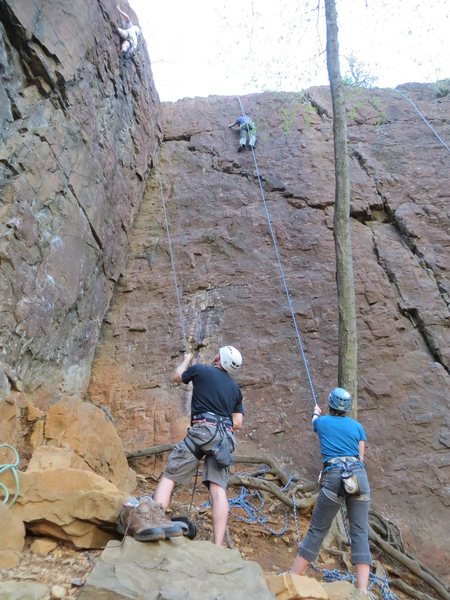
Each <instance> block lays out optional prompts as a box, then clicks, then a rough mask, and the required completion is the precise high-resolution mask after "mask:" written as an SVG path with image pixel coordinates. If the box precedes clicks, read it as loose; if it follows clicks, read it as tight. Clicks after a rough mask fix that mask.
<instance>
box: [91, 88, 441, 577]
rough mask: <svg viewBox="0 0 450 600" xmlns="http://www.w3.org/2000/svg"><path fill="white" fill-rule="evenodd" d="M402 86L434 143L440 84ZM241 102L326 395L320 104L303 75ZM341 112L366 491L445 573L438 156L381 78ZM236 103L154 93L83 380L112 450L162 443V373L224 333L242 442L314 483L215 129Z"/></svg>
mask: <svg viewBox="0 0 450 600" xmlns="http://www.w3.org/2000/svg"><path fill="white" fill-rule="evenodd" d="M402 90H403V92H404V93H405V94H407V95H408V97H410V98H411V99H412V100H413V101H414V103H415V104H416V105H417V107H418V108H419V110H420V111H421V112H422V113H423V114H425V115H426V118H427V119H428V121H429V122H430V123H432V125H433V127H434V128H435V129H436V130H437V131H439V134H440V135H441V137H442V138H444V139H447V140H449V139H450V125H449V122H448V114H449V109H450V98H449V97H445V98H442V99H439V100H438V99H436V98H435V97H434V95H433V90H432V88H431V87H427V86H420V85H410V86H403V87H402ZM242 101H243V104H244V108H245V110H246V112H247V113H248V114H249V115H251V116H252V117H253V119H254V120H255V121H256V124H257V127H258V143H257V150H256V154H257V166H258V171H259V173H260V176H261V181H262V188H263V192H264V197H265V201H266V203H267V208H268V211H269V214H270V218H271V224H272V227H273V230H274V233H275V235H276V239H277V242H278V247H279V252H280V257H281V261H282V265H283V268H284V273H285V277H286V281H287V284H288V287H289V290H290V295H291V302H292V306H293V311H294V314H295V318H296V321H297V324H298V328H299V330H300V332H301V336H302V341H303V344H304V349H305V353H306V357H307V360H308V366H309V369H310V371H311V377H312V381H313V385H314V388H315V391H316V393H317V395H318V398H319V401H320V403H321V404H322V406H323V405H324V404H325V400H326V395H327V393H328V391H329V389H330V388H331V387H333V386H334V385H336V383H337V382H336V375H337V372H336V366H337V342H338V340H337V311H336V287H335V256H334V242H333V231H332V224H333V203H334V166H333V137H332V119H331V116H330V115H331V104H330V98H329V95H328V91H327V89H326V88H313V89H311V90H309V91H308V93H307V94H306V95H303V96H301V95H295V94H271V93H267V94H262V95H255V96H248V97H245V98H243V99H242ZM347 106H348V111H347V113H348V131H349V142H350V153H351V157H350V171H351V173H350V176H351V191H352V209H351V216H352V244H353V252H354V274H355V283H356V301H357V318H358V337H359V414H358V417H359V419H360V420H361V422H362V423H363V425H364V427H365V429H366V433H367V437H368V445H367V464H368V470H369V475H370V479H371V482H372V488H373V490H372V491H373V498H374V505H375V506H376V507H377V508H378V509H380V510H381V511H382V512H384V514H386V516H388V517H390V518H391V519H393V520H395V522H396V523H398V524H399V525H400V526H401V528H402V531H403V535H404V540H405V542H407V544H408V549H409V550H410V551H411V552H413V553H416V554H417V555H418V556H419V557H420V558H422V559H423V560H424V562H425V563H426V564H429V565H430V566H432V567H433V568H436V569H437V570H438V572H440V573H441V574H445V573H447V574H449V573H448V565H449V564H450V560H449V559H450V548H449V546H448V543H447V541H446V540H448V539H450V522H449V520H448V518H447V517H448V505H449V495H448V490H449V485H450V474H449V470H448V465H449V464H450V453H449V447H448V443H446V440H447V441H448V432H449V430H450V421H449V398H450V393H449V392H450V377H449V354H448V349H449V347H450V343H449V342H450V330H449V323H450V319H449V308H448V306H449V296H448V292H449V280H450V279H449V276H450V260H449V247H450V215H449V212H448V200H449V192H448V190H449V189H450V170H449V169H448V161H449V153H448V151H447V150H446V148H445V147H444V146H443V145H442V144H441V143H440V142H439V140H438V139H437V138H436V137H435V136H434V135H433V133H432V132H431V131H430V129H429V128H428V127H427V126H426V124H425V123H424V122H423V120H422V119H421V118H420V117H419V116H418V115H417V113H416V112H415V111H414V109H413V108H412V106H411V105H410V104H409V103H408V102H407V101H406V100H405V99H404V98H403V97H402V96H401V95H400V94H399V93H398V92H396V91H394V90H370V91H369V90H349V92H348V97H347ZM237 114H239V104H238V102H237V100H236V99H234V98H220V97H209V98H206V99H199V98H196V99H186V100H182V101H179V102H176V103H173V104H164V105H163V116H164V123H165V125H164V142H163V144H162V148H161V154H160V157H159V170H158V172H157V173H155V174H154V176H153V178H152V179H150V182H149V185H148V187H147V192H146V196H145V199H144V202H143V204H142V206H141V209H140V213H139V215H138V217H137V219H136V223H135V228H134V231H133V236H132V238H131V252H130V258H129V262H128V265H127V271H126V272H125V273H124V276H123V278H121V280H120V281H119V284H118V286H117V288H116V291H115V294H114V297H113V300H112V302H111V307H110V310H109V312H108V315H107V317H106V321H105V323H104V326H103V329H102V334H101V341H100V344H99V346H98V349H97V354H96V358H95V361H94V369H93V373H92V379H91V383H90V388H89V391H90V394H91V397H92V399H93V400H94V401H95V402H96V403H98V404H100V403H102V404H105V405H106V406H109V407H110V408H111V411H112V413H113V416H114V419H115V424H116V426H117V428H118V431H119V433H120V435H121V438H122V440H123V441H124V445H125V447H126V448H127V449H129V450H137V449H142V448H144V447H146V446H150V445H153V444H158V443H166V442H169V441H170V442H174V441H176V440H177V439H178V438H180V437H181V436H182V435H183V430H184V428H185V426H186V420H187V418H188V417H187V415H188V414H189V394H188V393H187V391H186V390H183V389H180V388H173V389H172V388H171V386H170V384H169V379H170V373H171V371H172V369H173V368H174V367H175V366H176V364H178V362H179V361H180V359H181V356H182V352H183V351H184V350H185V345H186V344H187V345H189V346H190V348H191V349H194V350H196V360H200V361H206V362H209V361H211V360H212V358H213V356H214V354H215V352H216V349H217V347H218V346H219V345H222V344H223V343H231V344H234V345H236V346H237V347H239V348H240V350H241V351H242V354H243V357H244V365H243V367H242V370H241V372H240V373H239V377H238V380H239V383H240V384H241V385H242V388H243V391H244V396H245V406H246V415H245V420H244V429H243V430H242V431H241V432H239V435H238V449H239V447H240V448H241V450H242V449H243V447H244V446H245V447H246V450H247V449H248V450H249V451H253V452H257V451H261V452H265V453H266V452H268V453H270V454H272V455H275V456H277V457H278V458H279V459H282V460H284V461H285V463H286V464H291V465H292V468H293V469H295V470H296V471H298V472H300V474H303V475H305V476H306V477H308V478H310V479H315V478H316V476H317V473H318V471H319V470H320V459H319V454H318V444H317V440H316V437H315V436H314V434H313V432H312V430H311V427H310V414H311V410H312V406H313V400H312V395H311V392H310V387H309V384H308V381H307V378H306V375H305V367H304V364H303V360H302V357H301V354H300V352H299V348H298V343H297V340H296V337H295V333H294V328H293V323H292V319H291V315H290V312H289V310H288V304H287V300H286V296H285V293H284V289H283V285H282V282H281V279H280V275H279V269H278V264H277V261H276V255H275V252H274V248H273V244H272V240H271V237H270V235H269V228H268V224H267V220H266V216H265V211H264V206H263V203H262V199H261V194H260V189H259V186H258V181H257V179H256V170H255V165H254V163H253V160H252V155H251V153H250V152H249V151H246V152H241V153H237V148H238V136H237V134H236V132H234V131H231V130H229V129H228V128H227V124H228V123H230V122H232V121H233V120H234V118H235V117H236V116H237ZM160 186H161V187H160ZM161 190H162V194H161ZM161 196H162V198H163V200H164V201H165V205H166V210H167V215H168V222H169V231H170V236H171V240H170V241H171V245H172V247H173V251H174V262H175V265H176V274H177V280H178V285H179V292H180V298H181V307H179V306H178V304H177V297H176V293H175V288H174V280H173V274H172V269H171V258H170V253H169V242H168V239H167V236H166V230H165V219H164V207H163V204H162V202H161ZM180 308H181V313H182V317H183V319H182V321H181V319H180ZM182 325H183V327H184V329H185V337H186V339H187V342H185V340H184V339H183V338H184V336H183V327H182ZM239 444H240V446H239ZM143 464H144V463H140V465H143ZM160 466H161V465H160V464H159V463H157V464H156V470H157V471H158V469H159V468H160ZM150 467H151V465H149V468H150ZM430 515H432V516H431V517H430ZM430 563H431V564H430Z"/></svg>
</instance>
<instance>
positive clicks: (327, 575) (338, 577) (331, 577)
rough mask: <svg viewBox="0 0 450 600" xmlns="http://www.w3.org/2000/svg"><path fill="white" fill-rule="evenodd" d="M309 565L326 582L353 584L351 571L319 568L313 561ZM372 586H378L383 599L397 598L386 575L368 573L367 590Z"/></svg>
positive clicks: (353, 577) (371, 588) (395, 599)
mask: <svg viewBox="0 0 450 600" xmlns="http://www.w3.org/2000/svg"><path fill="white" fill-rule="evenodd" d="M310 566H311V567H312V568H313V569H314V571H316V573H320V575H321V576H322V577H323V579H324V580H325V581H326V582H327V583H332V582H333V581H349V582H350V583H351V584H352V585H355V576H354V575H352V574H351V573H343V572H342V571H339V570H338V569H320V568H319V567H317V566H316V565H315V564H313V563H311V565H310ZM374 587H376V588H378V590H379V592H380V594H381V596H382V598H383V600H397V596H396V595H395V594H394V592H393V591H392V590H391V588H390V587H389V581H388V580H387V578H386V577H378V575H375V574H374V573H370V575H369V592H370V591H372V590H373V588H374Z"/></svg>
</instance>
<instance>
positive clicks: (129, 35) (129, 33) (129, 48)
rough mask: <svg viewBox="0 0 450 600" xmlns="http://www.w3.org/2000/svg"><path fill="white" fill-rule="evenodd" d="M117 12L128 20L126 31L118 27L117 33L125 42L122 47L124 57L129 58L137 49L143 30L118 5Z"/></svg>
mask: <svg viewBox="0 0 450 600" xmlns="http://www.w3.org/2000/svg"><path fill="white" fill-rule="evenodd" d="M117 10H118V11H119V13H120V14H121V15H122V16H123V17H124V18H125V19H126V24H125V29H122V28H121V27H118V28H117V31H118V33H119V35H120V37H121V39H122V40H123V41H122V46H121V51H122V56H123V57H124V58H128V57H129V56H130V54H132V53H133V52H134V51H135V50H136V48H137V45H138V39H139V35H140V34H141V29H140V27H138V26H137V25H133V23H132V22H131V19H130V17H129V16H128V15H127V13H126V12H123V10H121V9H120V6H119V5H117Z"/></svg>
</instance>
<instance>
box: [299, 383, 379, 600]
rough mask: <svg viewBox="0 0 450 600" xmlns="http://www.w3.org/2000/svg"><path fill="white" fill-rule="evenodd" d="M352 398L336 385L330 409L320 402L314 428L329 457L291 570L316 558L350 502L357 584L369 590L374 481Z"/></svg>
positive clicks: (323, 449) (306, 565)
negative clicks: (370, 478) (325, 409)
mask: <svg viewBox="0 0 450 600" xmlns="http://www.w3.org/2000/svg"><path fill="white" fill-rule="evenodd" d="M351 404H352V397H351V395H350V394H349V393H348V392H347V390H345V389H344V388H334V389H332V390H331V392H330V394H329V396H328V406H329V411H330V414H329V415H326V416H320V415H321V412H322V411H321V409H320V408H319V406H318V405H317V404H316V406H315V407H314V414H313V428H314V431H315V432H316V433H317V435H318V436H319V441H320V451H321V454H322V460H323V469H322V474H321V478H320V492H319V495H318V497H317V501H316V504H315V506H314V510H313V514H312V518H311V524H310V526H309V529H308V532H307V534H306V536H305V538H304V540H303V542H302V544H301V546H300V549H299V552H298V556H297V557H296V558H295V560H294V564H293V565H292V569H291V573H297V574H298V575H302V574H303V573H304V571H305V570H306V568H307V567H308V565H309V563H311V562H314V561H315V560H316V558H317V555H318V553H319V550H320V547H321V545H322V542H323V539H324V537H325V535H326V534H327V533H328V530H329V529H330V527H331V523H332V522H333V519H334V517H335V516H336V514H337V512H338V510H339V509H340V508H341V506H343V505H344V504H345V505H346V508H347V515H348V519H349V523H350V547H351V560H352V564H354V565H355V568H356V587H357V588H359V589H360V590H361V591H363V592H364V593H367V585H368V581H369V575H370V565H371V564H372V559H371V556H370V550H369V536H368V521H369V502H370V487H369V481H368V479H367V474H366V470H365V464H364V450H365V440H366V435H365V432H364V429H363V427H362V425H361V424H360V423H358V422H357V421H355V420H354V419H351V418H350V417H347V416H346V413H347V412H348V411H349V410H350V407H351Z"/></svg>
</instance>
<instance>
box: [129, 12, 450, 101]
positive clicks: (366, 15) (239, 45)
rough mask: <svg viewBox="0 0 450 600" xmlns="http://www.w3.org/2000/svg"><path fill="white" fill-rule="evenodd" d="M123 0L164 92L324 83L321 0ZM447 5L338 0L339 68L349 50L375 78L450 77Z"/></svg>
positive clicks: (175, 95) (386, 81)
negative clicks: (135, 18)
mask: <svg viewBox="0 0 450 600" xmlns="http://www.w3.org/2000/svg"><path fill="white" fill-rule="evenodd" d="M129 2H130V5H131V6H132V8H133V10H134V11H135V12H136V14H137V16H138V19H139V24H140V26H141V27H142V31H143V34H144V37H145V40H146V44H147V49H148V52H149V55H150V59H151V62H152V72H153V77H154V80H155V84H156V88H157V90H158V94H159V96H160V99H161V100H162V101H175V100H178V99H180V98H184V97H195V96H201V97H205V96H209V95H226V96H231V95H239V96H240V95H245V94H249V93H254V92H263V91H267V90H270V91H286V92H293V91H297V92H298V91H301V90H303V89H306V88H308V87H311V86H313V85H327V84H328V75H327V70H326V55H325V45H326V33H325V17H324V8H323V7H324V0H190V1H189V2H188V1H187V0H163V1H161V0H153V1H150V0H129ZM317 6H319V7H320V8H319V10H317ZM449 7H450V3H448V2H445V1H444V0H422V1H421V2H418V1H417V0H391V1H390V2H387V1H386V0H336V9H337V13H338V26H339V48H340V63H341V74H342V75H343V76H345V75H346V74H347V73H348V58H349V57H353V58H354V59H355V60H356V62H357V64H358V65H359V66H360V67H361V68H362V70H363V71H364V72H366V73H368V74H369V75H370V76H371V77H373V78H376V80H375V82H374V85H376V86H377V87H396V86H397V85H399V84H402V83H409V82H422V83H436V81H438V80H441V79H446V78H449V77H450V64H449V62H450V52H449V45H450V44H449V41H448V37H449V32H450V17H449V13H450V8H449ZM122 8H124V6H122Z"/></svg>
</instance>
